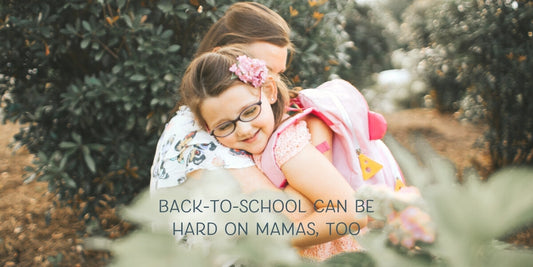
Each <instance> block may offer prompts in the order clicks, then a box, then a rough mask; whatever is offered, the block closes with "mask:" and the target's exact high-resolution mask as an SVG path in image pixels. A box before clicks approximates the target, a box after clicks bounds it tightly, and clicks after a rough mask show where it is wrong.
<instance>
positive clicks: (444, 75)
mask: <svg viewBox="0 0 533 267" xmlns="http://www.w3.org/2000/svg"><path fill="white" fill-rule="evenodd" d="M429 3H431V4H429ZM405 18H406V24H407V25H408V26H406V27H405V29H407V30H406V31H404V32H403V33H404V35H405V36H411V38H408V39H410V40H411V42H410V44H411V45H412V46H414V47H417V48H421V49H422V50H423V51H426V53H425V54H426V55H427V57H426V58H425V59H424V60H423V61H422V65H423V66H424V71H423V74H422V75H424V77H425V79H426V81H427V82H428V84H429V85H430V87H432V89H433V90H434V91H433V92H434V94H433V96H434V98H435V101H436V106H437V108H438V109H439V110H441V111H445V112H455V111H459V113H460V114H461V115H462V116H463V117H465V118H467V119H471V120H472V119H476V120H478V121H479V120H481V121H486V122H487V123H488V125H489V127H490V129H489V131H488V133H487V140H488V141H489V143H490V153H491V157H492V162H493V168H494V169H499V168H501V167H503V166H507V165H512V164H527V165H531V164H533V136H532V135H531V133H532V132H533V117H531V116H530V114H533V106H532V105H529V104H528V103H531V102H532V101H533V93H532V91H531V87H532V86H533V80H532V78H531V69H532V67H533V65H532V64H533V61H532V60H531V58H532V57H533V49H532V48H533V23H532V22H531V21H532V20H533V5H532V3H531V1H474V0H467V1H459V0H450V1H437V2H433V1H427V0H419V1H416V2H415V3H414V4H413V5H412V6H411V7H410V8H409V9H408V11H407V12H406V13H405ZM423 22H425V23H423Z"/></svg>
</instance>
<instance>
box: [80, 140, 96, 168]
mask: <svg viewBox="0 0 533 267" xmlns="http://www.w3.org/2000/svg"><path fill="white" fill-rule="evenodd" d="M82 151H83V159H84V160H85V163H86V164H87V167H88V168H89V170H90V171H91V172H92V173H96V164H95V163H94V160H93V158H92V157H91V152H90V150H89V148H88V147H87V146H83V148H82Z"/></svg>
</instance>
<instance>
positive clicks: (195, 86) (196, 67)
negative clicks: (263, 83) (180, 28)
mask: <svg viewBox="0 0 533 267" xmlns="http://www.w3.org/2000/svg"><path fill="white" fill-rule="evenodd" d="M240 55H247V53H246V52H245V50H244V49H243V47H242V46H240V45H232V46H226V47H223V48H221V49H219V50H217V51H216V52H207V53H204V54H202V55H200V56H199V57H197V58H196V59H194V60H193V61H192V62H191V64H190V65H189V67H188V68H187V70H186V71H185V75H184V76H183V78H182V80H181V86H180V92H181V98H182V100H184V104H185V105H187V106H188V107H189V108H190V109H191V111H192V113H193V114H194V115H195V117H196V119H197V120H198V122H199V123H200V125H202V127H204V128H205V127H206V123H205V120H204V119H203V117H202V114H201V112H200V108H201V106H202V103H203V101H204V100H205V99H206V98H209V97H217V96H219V95H220V94H222V93H223V92H224V91H226V90H227V89H228V88H230V87H232V86H233V85H235V84H236V83H242V82H241V81H240V80H239V79H237V78H235V77H234V75H233V73H232V72H230V71H229V68H230V67H231V65H233V64H235V63H237V57H238V56H240ZM271 75H274V77H275V82H276V86H277V88H278V93H277V101H276V102H275V103H274V104H272V105H271V106H272V111H273V112H274V118H275V125H276V126H277V125H278V124H279V123H280V122H281V119H282V117H283V114H284V113H285V108H286V106H287V104H288V102H289V92H288V91H289V90H288V87H287V85H286V84H285V83H284V82H283V81H282V80H281V79H280V77H279V76H278V74H271Z"/></svg>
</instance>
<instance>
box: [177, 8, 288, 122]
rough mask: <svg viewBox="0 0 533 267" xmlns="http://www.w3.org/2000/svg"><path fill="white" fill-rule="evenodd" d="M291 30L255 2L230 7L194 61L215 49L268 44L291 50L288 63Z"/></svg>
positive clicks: (183, 100) (278, 17)
mask: <svg viewBox="0 0 533 267" xmlns="http://www.w3.org/2000/svg"><path fill="white" fill-rule="evenodd" d="M290 33H291V31H290V28H289V25H288V24H287V22H286V21H285V20H284V19H283V18H282V17H281V16H280V15H278V14H277V13H276V12H274V11H272V10H271V9H269V8H268V7H266V6H264V5H262V4H258V3H254V2H238V3H235V4H233V5H231V6H230V7H229V8H228V10H227V11H226V13H225V14H224V16H222V17H221V18H220V19H219V20H218V21H217V22H215V24H213V25H212V26H211V28H209V30H208V32H207V33H206V34H205V37H204V38H203V39H202V41H201V42H200V45H199V46H198V50H197V51H196V54H195V57H198V56H199V55H201V54H203V53H205V52H211V51H213V50H214V49H215V48H216V47H223V46H226V45H233V44H242V45H246V44H251V43H253V42H258V41H262V42H267V43H271V44H273V45H277V46H279V47H285V46H287V47H288V49H289V52H291V53H290V54H289V62H290V61H291V55H292V52H293V46H292V43H291V40H290ZM181 95H182V97H181V99H180V101H178V102H177V103H176V105H175V106H174V108H173V109H172V110H171V111H170V114H169V115H170V116H169V119H170V118H172V116H174V114H175V113H176V112H177V111H178V110H179V108H180V106H181V105H185V103H186V102H188V101H187V99H186V98H183V94H181Z"/></svg>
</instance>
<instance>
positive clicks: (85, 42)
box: [80, 39, 91, 49]
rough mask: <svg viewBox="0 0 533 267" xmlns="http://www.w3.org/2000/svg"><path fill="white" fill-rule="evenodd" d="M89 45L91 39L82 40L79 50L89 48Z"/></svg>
mask: <svg viewBox="0 0 533 267" xmlns="http://www.w3.org/2000/svg"><path fill="white" fill-rule="evenodd" d="M90 43H91V39H83V40H82V41H81V43H80V47H81V49H85V48H87V47H88V46H89V44H90Z"/></svg>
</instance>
